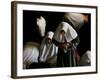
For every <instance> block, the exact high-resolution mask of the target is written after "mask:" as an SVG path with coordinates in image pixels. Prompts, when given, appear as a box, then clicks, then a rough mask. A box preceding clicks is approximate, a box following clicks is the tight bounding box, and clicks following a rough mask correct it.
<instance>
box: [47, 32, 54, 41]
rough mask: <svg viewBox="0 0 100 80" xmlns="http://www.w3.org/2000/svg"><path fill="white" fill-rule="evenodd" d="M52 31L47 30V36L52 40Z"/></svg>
mask: <svg viewBox="0 0 100 80" xmlns="http://www.w3.org/2000/svg"><path fill="white" fill-rule="evenodd" d="M53 35H54V33H53V32H52V31H49V32H48V33H47V38H50V39H51V40H52V38H53Z"/></svg>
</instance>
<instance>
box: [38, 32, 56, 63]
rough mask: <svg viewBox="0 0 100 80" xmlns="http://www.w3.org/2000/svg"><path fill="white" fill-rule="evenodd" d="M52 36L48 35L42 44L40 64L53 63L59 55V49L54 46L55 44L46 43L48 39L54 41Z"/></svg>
mask: <svg viewBox="0 0 100 80" xmlns="http://www.w3.org/2000/svg"><path fill="white" fill-rule="evenodd" d="M51 34H52V33H51ZM51 34H47V36H46V37H45V38H44V39H43V41H42V43H41V47H40V56H39V60H40V62H49V61H52V59H53V58H55V57H56V55H57V51H58V47H56V45H54V44H53V43H50V44H48V43H46V40H47V38H51V39H52V37H53V35H51Z"/></svg>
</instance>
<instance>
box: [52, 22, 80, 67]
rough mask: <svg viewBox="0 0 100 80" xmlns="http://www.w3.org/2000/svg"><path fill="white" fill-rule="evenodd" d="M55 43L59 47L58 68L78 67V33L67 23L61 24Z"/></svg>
mask: <svg viewBox="0 0 100 80" xmlns="http://www.w3.org/2000/svg"><path fill="white" fill-rule="evenodd" d="M53 42H54V43H55V45H57V46H58V53H57V67H70V66H76V65H77V59H76V56H77V51H76V48H77V45H78V43H79V38H78V34H77V32H76V31H75V30H74V29H73V28H72V26H71V25H69V24H68V23H67V22H61V23H60V24H59V26H58V28H57V29H56V31H55V34H54V37H53Z"/></svg>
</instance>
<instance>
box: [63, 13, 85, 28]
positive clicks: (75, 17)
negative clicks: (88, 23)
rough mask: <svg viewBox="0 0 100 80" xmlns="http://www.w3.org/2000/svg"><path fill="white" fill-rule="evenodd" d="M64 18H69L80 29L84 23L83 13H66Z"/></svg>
mask: <svg viewBox="0 0 100 80" xmlns="http://www.w3.org/2000/svg"><path fill="white" fill-rule="evenodd" d="M64 18H65V19H67V20H69V21H70V22H71V23H72V24H73V27H75V28H76V29H80V28H81V27H82V26H83V24H84V16H83V14H82V13H66V14H65V15H64Z"/></svg>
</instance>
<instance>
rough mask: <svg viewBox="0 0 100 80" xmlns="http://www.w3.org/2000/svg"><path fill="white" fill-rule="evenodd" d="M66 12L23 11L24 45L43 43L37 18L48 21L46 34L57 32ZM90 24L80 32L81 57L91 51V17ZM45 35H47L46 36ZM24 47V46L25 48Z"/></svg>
mask: <svg viewBox="0 0 100 80" xmlns="http://www.w3.org/2000/svg"><path fill="white" fill-rule="evenodd" d="M63 15H64V12H43V11H28V10H23V44H24V45H25V43H26V42H29V41H32V42H37V43H39V44H40V43H41V41H42V39H43V37H41V36H40V33H39V31H38V29H37V25H36V18H39V17H40V16H43V17H44V18H45V19H46V33H47V32H48V31H53V32H54V31H55V30H56V28H57V26H58V24H59V23H60V22H61V21H62V18H63ZM88 16H89V22H88V23H87V24H85V25H84V26H83V27H82V28H81V29H80V30H79V31H78V35H79V38H80V44H79V45H78V47H77V50H78V53H79V55H80V56H81V55H82V54H83V53H84V52H86V51H87V50H91V40H90V39H91V27H90V26H91V25H90V24H91V23H90V20H91V19H90V17H91V15H90V14H88ZM46 33H45V34H46ZM24 45H23V46H24Z"/></svg>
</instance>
